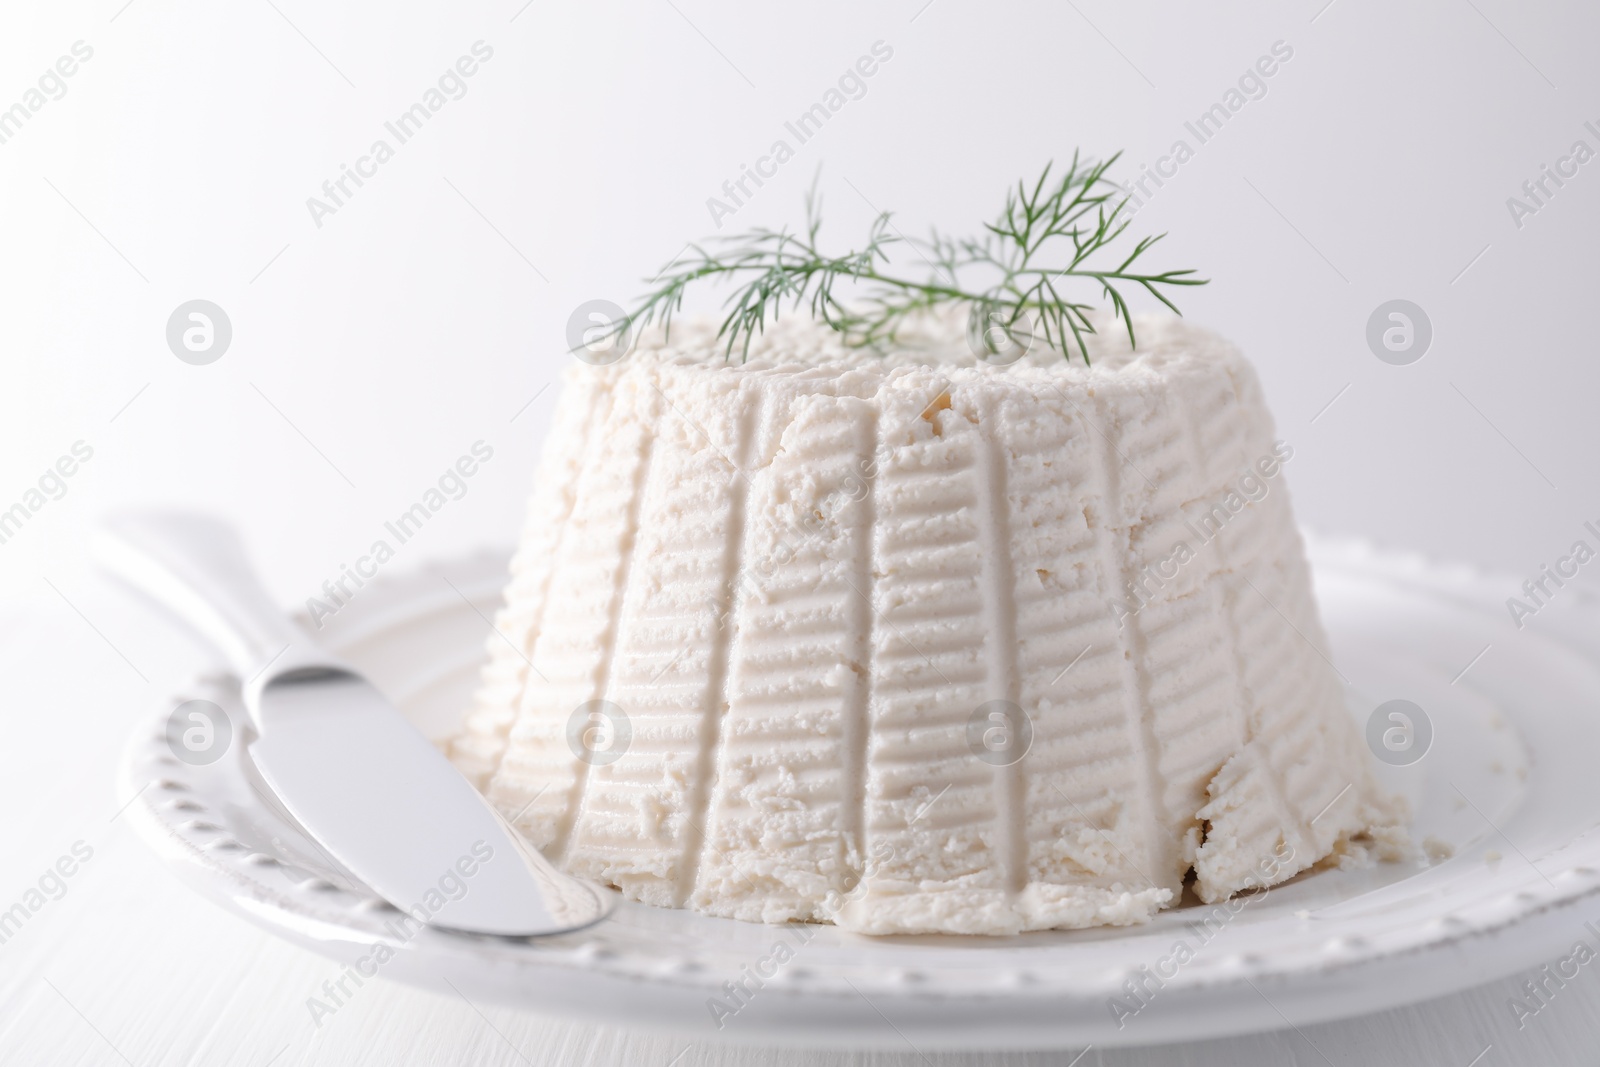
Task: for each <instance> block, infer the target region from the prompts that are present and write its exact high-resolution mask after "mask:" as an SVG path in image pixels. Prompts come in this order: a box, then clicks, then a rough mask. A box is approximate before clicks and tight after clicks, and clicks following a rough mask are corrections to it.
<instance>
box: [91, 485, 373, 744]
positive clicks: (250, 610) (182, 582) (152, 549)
mask: <svg viewBox="0 0 1600 1067" xmlns="http://www.w3.org/2000/svg"><path fill="white" fill-rule="evenodd" d="M95 555H96V556H97V557H98V559H99V562H100V564H101V566H103V567H104V568H105V569H106V570H108V571H110V572H111V573H112V574H114V575H116V576H117V577H118V578H120V579H122V580H123V581H124V582H126V583H128V584H129V585H131V586H133V587H134V588H135V589H137V590H139V591H140V592H141V593H143V594H145V595H146V596H148V597H150V598H151V599H153V600H154V601H155V602H156V603H158V604H160V605H161V606H163V607H165V608H167V609H168V610H169V611H171V612H172V613H173V614H175V615H177V616H178V617H179V618H180V619H182V620H183V621H184V622H185V623H187V624H188V625H189V626H190V627H192V628H193V629H194V630H195V631H197V632H198V633H199V634H200V636H201V637H203V638H205V639H206V640H207V641H209V642H210V643H211V644H212V645H213V646H215V647H216V648H217V649H218V650H219V651H220V652H222V654H223V655H224V656H226V657H227V659H228V662H229V664H230V665H231V666H232V667H233V669H234V671H235V673H237V674H238V675H239V679H240V681H241V682H243V683H244V684H245V696H246V699H245V703H246V705H247V706H248V707H250V708H251V709H252V711H253V709H254V708H255V706H256V701H255V700H254V699H252V698H253V697H254V696H255V695H257V694H259V692H260V690H261V689H262V688H264V687H265V686H266V684H267V683H269V682H270V681H272V679H274V678H278V677H282V676H283V675H284V674H285V673H287V672H289V671H294V670H301V669H306V668H320V669H328V670H339V671H345V670H348V669H349V668H348V667H346V666H345V664H343V663H341V662H340V661H339V660H337V659H335V658H334V657H332V656H330V655H328V654H327V653H325V652H323V651H321V650H320V649H318V648H317V647H316V644H315V642H313V641H312V639H311V637H310V636H309V635H308V634H306V633H305V631H303V630H302V629H301V628H300V627H298V626H296V625H295V624H294V623H292V622H291V621H290V620H289V619H288V617H286V616H285V615H284V614H283V612H282V611H280V610H279V609H278V607H277V605H276V604H274V603H273V602H272V598H271V597H270V596H268V595H267V592H266V590H264V589H263V588H262V587H261V583H260V582H259V581H258V580H257V578H256V575H255V571H254V570H253V569H252V568H251V566H250V563H249V561H248V560H247V559H246V557H245V551H244V546H243V544H242V543H241V542H240V540H239V535H238V534H237V533H236V532H235V531H234V529H233V527H232V526H230V525H228V524H227V523H225V522H222V521H221V520H218V519H213V518H208V517H205V516H200V515H189V514H182V513H176V512H135V513H129V514H123V515H118V516H115V517H113V518H112V519H110V520H109V521H107V522H106V523H105V524H104V526H103V527H102V528H101V530H100V532H99V536H98V537H97V538H96V544H95ZM268 666H270V667H271V668H272V670H271V673H270V674H268V672H267V671H266V668H267V667H268ZM256 725H257V727H258V728H259V727H260V726H261V724H260V723H257V724H256Z"/></svg>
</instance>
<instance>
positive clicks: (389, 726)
mask: <svg viewBox="0 0 1600 1067" xmlns="http://www.w3.org/2000/svg"><path fill="white" fill-rule="evenodd" d="M96 552H97V555H98V556H99V558H100V561H101V563H102V565H104V566H105V567H106V568H107V569H108V570H110V571H111V572H112V573H113V574H115V575H116V576H117V577H119V578H121V579H122V580H123V581H125V582H127V583H128V584H130V585H132V586H134V587H135V588H136V589H138V590H140V591H141V592H143V593H144V594H145V595H147V596H149V597H151V598H152V599H154V600H155V601H157V602H158V603H160V604H162V605H163V606H165V607H166V608H167V609H169V610H170V611H172V612H173V613H174V614H176V615H177V616H178V617H179V618H181V619H182V620H184V621H185V622H186V623H187V624H188V625H189V626H191V627H192V628H193V629H194V630H196V631H198V632H199V633H200V634H201V635H202V636H203V637H205V638H206V639H207V640H209V641H210V643H212V644H213V645H215V646H216V647H217V648H218V649H219V650H221V651H222V652H223V654H224V655H226V656H227V658H228V660H229V662H230V663H231V664H232V666H233V668H234V670H235V672H236V673H237V674H238V675H239V677H240V678H241V679H243V680H244V682H243V697H244V704H245V707H246V709H247V710H248V712H249V714H250V717H251V720H252V722H253V724H254V726H255V729H256V734H257V736H256V737H255V739H254V740H253V741H251V743H250V744H249V747H248V753H247V754H248V756H249V758H250V759H251V760H252V761H253V762H254V763H255V765H256V767H257V769H258V770H259V772H260V774H261V777H262V779H263V780H264V781H265V782H266V784H267V786H268V787H269V788H270V789H271V790H272V791H273V793H274V794H275V795H276V797H277V799H278V800H279V802H280V803H281V804H282V805H283V807H284V808H285V809H286V810H287V811H288V812H289V814H290V815H292V816H293V817H294V819H295V820H296V821H297V822H298V823H299V824H300V825H301V827H302V828H303V829H304V830H305V831H306V833H307V834H308V835H309V836H310V837H311V838H312V839H313V840H315V841H316V842H317V843H318V844H319V845H321V846H322V847H323V848H324V849H326V850H327V852H328V853H329V854H330V855H331V856H333V857H334V858H335V859H336V860H338V861H339V862H340V863H341V864H343V865H344V866H345V867H346V868H347V869H348V870H349V871H350V872H351V873H352V874H353V875H355V876H356V877H357V878H359V879H360V880H361V881H362V882H364V883H366V885H367V886H369V887H370V888H371V889H372V890H373V891H374V892H375V893H376V894H377V895H378V896H380V897H382V898H383V899H385V900H386V901H388V902H389V903H390V904H392V905H394V906H395V907H396V908H399V909H400V910H401V911H404V912H406V913H407V914H409V915H411V916H412V917H413V918H414V919H416V920H418V921H419V922H426V923H427V924H429V925H432V926H436V927H440V928H444V929H450V930H458V931H464V932H470V933H482V934H499V935H510V936H521V937H526V936H536V935H544V934H553V933H564V932H567V931H570V930H575V929H579V928H582V927H584V926H588V925H590V924H592V923H594V922H597V921H599V920H600V919H602V918H604V917H605V915H606V914H607V913H608V912H609V911H610V910H611V907H612V905H613V903H614V900H615V898H614V896H613V895H612V894H610V893H608V892H606V891H605V890H603V889H601V888H600V887H599V886H597V885H595V884H593V883H591V882H588V881H585V880H583V879H578V878H573V877H572V876H570V875H567V874H565V873H563V872H560V871H558V870H556V869H555V868H554V867H553V866H552V865H551V864H550V863H549V861H548V860H546V859H545V858H544V857H543V856H542V855H540V854H539V852H538V851H537V850H535V849H534V848H533V847H532V846H530V845H529V844H528V843H527V842H526V841H525V840H524V839H523V838H522V836H521V835H520V834H519V833H518V832H517V831H516V829H515V828H513V827H512V826H511V825H510V824H509V823H508V822H507V821H506V819H505V818H504V817H503V816H502V815H501V814H500V813H499V812H498V811H496V810H495V809H494V807H493V806H492V805H491V804H489V803H488V801H487V800H485V799H484V797H483V796H482V795H481V794H479V793H478V791H477V790H476V789H474V788H473V786H472V784H471V783H470V782H468V781H467V780H466V778H464V777H463V776H462V775H461V774H460V772H458V771H457V770H456V769H455V768H454V767H453V766H451V764H450V762H449V761H448V760H447V759H446V758H445V757H444V755H443V754H442V753H441V752H440V751H439V750H438V749H437V748H435V747H434V746H433V744H432V743H431V742H430V741H428V739H427V738H425V737H424V736H423V735H422V734H421V733H420V732H418V731H417V729H416V728H415V727H413V726H412V725H411V723H410V722H408V721H407V720H406V718H405V716H404V715H402V714H401V712H400V711H399V710H398V709H397V708H395V707H394V705H393V704H392V703H391V702H390V701H389V700H388V699H386V698H385V697H384V696H383V695H382V694H381V693H380V692H379V691H378V690H377V689H376V688H374V687H373V685H372V684H371V683H370V682H368V681H367V680H366V679H365V678H363V677H361V675H360V674H359V673H358V672H356V671H355V670H354V669H353V668H352V667H350V666H348V665H347V664H345V663H343V662H341V661H339V660H338V659H337V658H335V657H334V656H332V655H330V654H329V653H327V652H325V651H324V650H322V649H320V648H318V647H317V645H316V643H315V641H314V640H313V639H312V638H311V637H310V635H309V634H307V633H305V632H304V631H303V630H301V629H300V628H299V627H297V626H295V625H294V624H293V623H292V622H290V620H289V619H288V618H286V617H285V616H284V615H282V613H280V612H279V611H278V610H277V609H276V607H274V606H273V604H272V602H271V600H270V598H268V596H267V594H266V593H265V592H264V591H263V590H262V589H261V586H260V584H259V583H258V582H257V581H256V579H255V576H254V574H253V573H252V571H251V569H250V567H249V564H248V562H247V561H246V559H245V555H244V550H243V547H242V545H241V544H240V542H239V539H238V536H237V534H235V533H234V531H233V530H232V528H231V527H228V526H227V525H225V524H223V523H221V522H218V521H216V520H212V519H208V518H203V517H199V516H192V515H179V514H171V513H160V514H139V515H125V516H120V517H117V518H115V519H113V520H111V521H110V522H108V523H106V524H105V526H104V528H103V530H102V532H101V536H100V537H99V538H98V541H97V545H96Z"/></svg>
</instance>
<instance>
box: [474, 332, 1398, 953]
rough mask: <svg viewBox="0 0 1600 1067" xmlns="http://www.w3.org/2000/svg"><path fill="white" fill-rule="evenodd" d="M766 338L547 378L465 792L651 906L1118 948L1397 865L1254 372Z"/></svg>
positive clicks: (1124, 358)
mask: <svg viewBox="0 0 1600 1067" xmlns="http://www.w3.org/2000/svg"><path fill="white" fill-rule="evenodd" d="M1137 332H1138V337H1139V348H1138V351H1137V352H1134V351H1131V350H1130V349H1129V347H1128V344H1127V339H1126V336H1125V334H1123V332H1122V331H1121V330H1120V329H1118V328H1116V327H1113V326H1111V325H1110V324H1107V325H1106V327H1105V328H1103V329H1102V330H1101V332H1100V333H1099V334H1098V335H1097V336H1096V337H1095V338H1093V339H1092V340H1091V347H1090V356H1091V359H1092V361H1093V363H1092V366H1088V367H1085V366H1084V365H1083V364H1082V362H1081V361H1080V362H1078V363H1076V364H1074V363H1072V362H1069V361H1068V360H1066V359H1065V358H1063V357H1062V355H1061V354H1060V353H1058V352H1051V351H1043V350H1040V351H1034V352H1031V353H1029V354H1028V355H1026V356H1024V357H1023V358H1022V359H1020V360H1018V361H1017V362H1015V363H1012V364H1010V365H1007V366H994V365H989V364H986V363H983V362H981V361H978V360H976V359H975V358H974V357H973V356H972V355H971V354H970V353H969V352H968V351H967V349H966V346H965V344H964V343H962V342H961V340H960V339H961V337H962V331H961V329H960V327H959V325H958V324H954V323H951V322H948V321H938V320H930V322H928V323H927V324H925V328H924V329H923V330H922V332H921V333H920V334H917V335H915V336H911V337H910V338H908V339H906V341H905V343H904V346H903V347H902V348H901V349H899V350H897V351H895V352H893V353H890V354H888V355H879V354H870V353H863V352H859V351H855V350H851V349H846V348H843V347H841V346H840V344H839V342H838V339H837V336H836V335H835V334H834V333H833V332H832V331H831V330H829V329H827V328H826V327H824V326H820V325H817V324H814V323H810V322H805V321H793V320H784V321H782V322H780V323H778V324H775V325H774V326H773V327H772V328H770V329H769V330H768V332H767V333H766V334H765V335H764V336H763V337H761V338H759V339H758V340H757V341H756V343H755V344H754V345H753V346H752V349H751V352H750V355H749V358H748V360H747V361H746V362H744V363H742V364H741V363H740V362H739V361H738V356H737V354H736V355H735V357H734V359H733V361H732V362H725V361H724V359H723V355H722V347H721V344H720V343H719V342H718V341H717V340H716V339H715V336H714V333H715V331H714V329H712V328H710V327H708V326H703V325H694V324H684V323H681V322H680V323H679V324H677V325H675V326H674V329H673V333H672V335H671V339H670V342H669V341H668V340H666V339H664V338H663V337H662V336H661V335H660V334H659V333H658V332H652V333H649V334H648V335H646V336H644V337H642V338H641V339H640V340H639V341H638V343H637V345H636V347H635V349H634V350H633V351H632V352H630V353H629V355H628V356H627V357H626V358H625V359H623V360H621V361H619V362H617V363H615V364H613V365H610V366H590V365H586V364H580V365H577V366H575V367H574V368H572V370H571V371H570V372H569V373H568V375H567V378H566V383H565V389H564V392H563V395H562V397H561V399H560V401H559V403H558V406H557V410H556V414H555V420H554V424H553V427H552V429H551V432H550V438H549V441H548V443H547V444H546V446H545V450H544V454H543V458H542V461H541V464H540V467H539V471H538V476H537V480H536V488H535V491H534V495H533V499H532V502H531V504H530V505H529V509H528V522H527V528H526V531H525V533H524V535H523V539H522V543H521V546H520V548H519V550H518V552H517V553H516V556H515V558H514V561H513V564H512V576H511V581H510V584H509V587H508V589H507V592H506V602H505V606H504V608H503V609H502V610H501V612H500V614H499V617H498V618H497V620H496V630H497V632H496V633H495V634H494V635H492V636H491V640H490V644H489V648H490V662H489V664H488V666H487V667H486V668H485V671H484V675H483V681H482V684H481V687H480V690H479V692H478V694H477V697H476V700H475V705H474V707H473V708H472V710H471V712H470V714H469V716H468V719H467V724H466V730H465V733H464V734H463V735H462V736H461V737H459V738H457V739H456V740H455V742H454V743H453V746H452V756H453V758H454V759H455V761H456V763H457V765H458V766H459V767H460V768H461V769H462V770H463V771H464V772H465V773H467V774H468V775H469V776H470V777H471V778H472V779H473V780H474V781H475V782H476V783H477V784H478V786H479V787H480V788H481V789H483V790H484V791H485V792H486V793H487V794H488V796H489V797H490V798H491V799H492V800H493V802H494V803H495V804H496V805H497V806H498V808H499V809H500V810H501V811H502V812H504V813H505V814H506V815H507V816H508V817H510V818H512V819H513V821H514V822H515V823H516V825H517V826H518V827H519V828H520V829H521V830H522V831H523V832H524V833H525V834H527V835H528V837H529V838H530V839H531V840H532V841H533V843H534V844H535V845H537V846H538V847H539V848H540V849H542V850H543V851H544V852H545V854H546V855H548V856H549V857H551V858H552V859H553V860H555V861H556V862H558V863H559V864H561V865H562V866H564V867H565V868H566V869H567V870H570V871H572V872H573V873H576V874H580V875H584V876H587V877H590V878H593V879H596V880H598V881H600V882H602V883H605V884H608V885H613V886H616V887H618V888H619V889H620V890H621V891H622V892H623V894H624V895H626V896H627V897H629V898H631V899H633V900H637V901H643V902H645V903H648V904H654V905H660V906H663V907H678V908H692V909H695V910H697V911H701V912H705V913H708V914H711V915H718V916H727V917H732V918H737V919H745V920H751V921H760V922H769V923H770V922H785V921H829V922H834V923H837V924H838V925H839V926H841V927H844V928H846V929H850V930H854V931H859V932H863V933H872V934H893V933H930V932H931V933H966V934H1012V933H1017V932H1020V931H1024V930H1039V929H1052V928H1067V927H1086V926H1095V925H1102V924H1130V923H1139V922H1143V921H1146V920H1148V919H1149V918H1150V917H1151V916H1152V915H1153V914H1154V913H1155V912H1156V911H1158V910H1159V909H1161V908H1163V907H1167V906H1170V905H1172V904H1174V903H1176V902H1177V900H1178V898H1179V897H1180V896H1181V895H1182V892H1183V889H1184V886H1185V884H1186V881H1187V880H1188V879H1190V877H1191V872H1192V887H1193V890H1194V892H1195V893H1196V894H1197V895H1198V896H1199V897H1200V899H1202V900H1204V901H1207V902H1211V901H1216V900H1219V899H1222V898H1224V897H1227V896H1228V895H1230V894H1233V893H1236V892H1239V891H1241V890H1245V889H1249V888H1252V887H1256V886H1262V885H1267V884H1272V883H1275V882H1278V881H1282V880H1284V879H1286V878H1289V877H1291V876H1293V875H1294V874H1296V873H1298V872H1299V871H1302V870H1304V869H1306V868H1308V867H1310V866H1312V865H1313V864H1316V863H1318V862H1321V861H1335V860H1337V859H1338V858H1340V857H1348V856H1350V855H1353V854H1358V853H1362V851H1363V846H1362V842H1364V841H1368V840H1369V839H1378V840H1382V841H1392V840H1394V838H1395V834H1396V833H1397V832H1398V831H1397V830H1396V829H1395V828H1396V825H1397V823H1398V821H1399V814H1400V813H1399V812H1398V811H1397V810H1396V808H1395V807H1394V803H1393V802H1392V801H1391V800H1390V799H1389V798H1387V797H1386V796H1385V795H1384V794H1383V793H1382V792H1381V791H1380V790H1379V789H1378V788H1377V786H1376V784H1375V782H1374V779H1373V777H1372V774H1371V770H1370V767H1369V762H1368V760H1369V757H1368V754H1367V752H1366V751H1365V748H1364V747H1363V743H1362V741H1361V738H1360V736H1359V735H1358V732H1357V730H1356V728H1355V726H1354V724H1353V722H1352V721H1351V719H1350V717H1349V716H1348V714H1347V713H1346V711H1345V706H1344V700H1343V694H1342V689H1341V686H1340V681H1339V678H1338V675H1337V674H1336V672H1335V671H1334V669H1333V666H1332V664H1331V662H1330V660H1329V653H1328V648H1327V643H1326V639H1325V637H1324V635H1323V631H1322V628H1321V625H1320V623H1319V620H1318V618H1317V612H1316V606H1315V604H1314V602H1313V598H1312V591H1311V582H1310V575H1309V571H1308V568H1307V564H1306V560H1305V554H1304V550H1303V547H1302V545H1301V542H1300V538H1299V535H1298V534H1297V532H1296V529H1295V525H1294V521H1293V516H1292V514H1291V511H1290V507H1289V498H1288V493H1287V490H1286V489H1285V487H1284V484H1283V483H1284V477H1283V470H1282V468H1283V465H1284V463H1285V462H1286V461H1287V460H1288V458H1289V457H1290V456H1291V455H1292V449H1290V447H1289V446H1288V445H1287V444H1285V443H1283V442H1279V441H1276V440H1274V437H1273V427H1272V420H1271V417H1270V415H1269V413H1268V411H1267V408H1266V405H1265V403H1264V402H1263V399H1262V396H1261V389H1260V386H1259V384H1258V381H1257V378H1256V375H1255V373H1254V372H1253V370H1252V369H1251V367H1250V366H1249V364H1248V363H1246V361H1245V360H1244V359H1243V357H1242V356H1241V355H1240V354H1239V353H1238V352H1237V351H1236V350H1235V349H1234V348H1233V347H1231V346H1230V345H1228V344H1226V343H1224V342H1222V341H1221V340H1219V339H1218V338H1216V337H1215V336H1213V335H1211V334H1208V333H1206V332H1204V331H1201V330H1199V329H1196V328H1194V327H1191V326H1189V325H1187V324H1185V323H1183V322H1182V321H1181V320H1177V319H1172V318H1149V319H1141V320H1140V321H1139V322H1138V324H1137Z"/></svg>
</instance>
